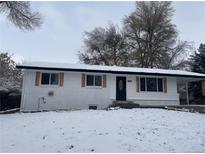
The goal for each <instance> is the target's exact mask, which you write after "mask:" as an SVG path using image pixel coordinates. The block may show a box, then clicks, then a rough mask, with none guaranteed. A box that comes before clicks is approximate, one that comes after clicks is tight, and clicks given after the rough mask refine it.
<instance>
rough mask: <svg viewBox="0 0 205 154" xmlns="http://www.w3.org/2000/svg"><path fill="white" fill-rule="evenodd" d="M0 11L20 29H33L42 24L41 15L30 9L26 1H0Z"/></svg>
mask: <svg viewBox="0 0 205 154" xmlns="http://www.w3.org/2000/svg"><path fill="white" fill-rule="evenodd" d="M0 12H2V13H5V14H6V16H7V18H8V19H9V20H10V21H11V22H12V23H13V24H14V25H15V26H17V27H18V28H20V29H22V30H33V29H34V28H36V27H40V26H41V24H42V18H41V15H40V14H39V13H38V12H32V11H31V8H30V2H28V1H19V2H18V1H1V2H0Z"/></svg>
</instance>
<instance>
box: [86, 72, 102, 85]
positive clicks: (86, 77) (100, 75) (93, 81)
mask: <svg viewBox="0 0 205 154" xmlns="http://www.w3.org/2000/svg"><path fill="white" fill-rule="evenodd" d="M88 75H91V76H93V85H87V76H88ZM95 76H100V78H101V85H100V86H96V85H95ZM102 80H103V76H102V75H101V74H85V87H89V88H102V87H103V84H102V82H103V81H102Z"/></svg>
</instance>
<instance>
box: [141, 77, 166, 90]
mask: <svg viewBox="0 0 205 154" xmlns="http://www.w3.org/2000/svg"><path fill="white" fill-rule="evenodd" d="M141 78H145V91H141ZM147 78H155V79H156V86H157V91H147ZM158 79H161V80H162V91H159V87H158ZM139 87H140V92H146V93H163V92H164V83H163V78H162V77H152V76H151V77H147V76H146V77H145V76H141V77H140V85H139Z"/></svg>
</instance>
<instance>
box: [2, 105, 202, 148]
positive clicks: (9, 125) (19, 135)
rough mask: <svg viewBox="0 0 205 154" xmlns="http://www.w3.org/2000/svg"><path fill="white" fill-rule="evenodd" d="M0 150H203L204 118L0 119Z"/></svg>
mask: <svg viewBox="0 0 205 154" xmlns="http://www.w3.org/2000/svg"><path fill="white" fill-rule="evenodd" d="M0 152H205V115H204V114H198V113H187V112H179V111H168V110H162V109H132V110H126V109H120V110H112V111H100V110H98V111H89V110H82V111H67V112H66V111H64V112H63V111H62V112H41V113H16V114H7V115H0Z"/></svg>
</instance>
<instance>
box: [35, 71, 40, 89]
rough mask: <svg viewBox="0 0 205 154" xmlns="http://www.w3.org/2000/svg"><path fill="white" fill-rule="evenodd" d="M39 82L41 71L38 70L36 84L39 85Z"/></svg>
mask: <svg viewBox="0 0 205 154" xmlns="http://www.w3.org/2000/svg"><path fill="white" fill-rule="evenodd" d="M39 83H40V72H36V80H35V86H39Z"/></svg>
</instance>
